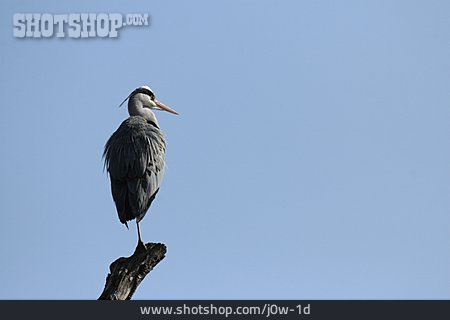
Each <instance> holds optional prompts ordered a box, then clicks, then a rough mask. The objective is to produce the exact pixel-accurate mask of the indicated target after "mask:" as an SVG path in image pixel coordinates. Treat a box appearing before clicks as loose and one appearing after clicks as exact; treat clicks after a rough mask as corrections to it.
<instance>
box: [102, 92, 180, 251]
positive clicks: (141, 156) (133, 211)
mask: <svg viewBox="0 0 450 320" xmlns="http://www.w3.org/2000/svg"><path fill="white" fill-rule="evenodd" d="M127 100H128V113H129V115H130V117H129V118H128V119H126V120H125V121H123V122H122V124H121V125H120V126H119V128H118V129H117V130H116V132H114V133H113V134H112V136H111V137H110V138H109V140H108V141H107V142H106V145H105V150H104V152H103V157H104V160H105V167H106V169H107V171H108V173H109V177H110V180H111V192H112V196H113V199H114V202H115V205H116V209H117V213H118V215H119V220H120V222H121V223H123V224H125V225H126V226H127V228H128V224H127V222H128V221H131V220H133V219H136V226H137V233H138V246H140V245H143V242H142V240H141V232H140V228H139V222H140V221H141V220H142V219H143V218H144V216H145V214H146V213H147V211H148V209H149V208H150V205H151V203H152V201H153V200H154V199H155V196H156V194H157V193H158V191H159V187H160V185H161V181H162V178H163V175H164V161H165V150H166V142H165V139H164V135H163V133H162V132H161V130H160V128H159V124H158V121H157V120H156V116H155V114H154V113H153V112H152V111H151V110H164V111H167V112H170V113H173V114H178V113H176V112H175V111H174V110H172V109H171V108H169V107H168V106H166V105H165V104H163V103H161V102H160V101H158V100H156V99H155V94H154V93H153V91H152V89H150V87H148V86H141V87H138V88H136V89H135V90H134V91H133V92H131V93H130V95H129V96H128V97H127V98H125V100H124V101H123V102H122V103H121V104H120V105H122V104H124V103H125V101H127Z"/></svg>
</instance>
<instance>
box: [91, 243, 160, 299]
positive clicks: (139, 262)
mask: <svg viewBox="0 0 450 320" xmlns="http://www.w3.org/2000/svg"><path fill="white" fill-rule="evenodd" d="M165 254H166V246H165V245H164V244H162V243H147V244H145V246H144V245H143V244H141V245H138V246H137V247H136V250H135V251H134V253H133V255H132V256H131V257H128V258H124V257H121V258H119V259H117V260H116V261H114V262H113V263H111V265H110V266H109V270H110V273H109V274H108V276H107V277H106V284H105V289H104V290H103V292H102V294H101V295H100V297H99V298H98V300H130V299H131V296H132V295H133V294H134V292H135V291H136V288H137V287H138V286H139V284H140V283H141V281H142V280H144V278H145V276H146V275H147V274H148V273H149V272H150V271H151V270H152V269H153V268H154V267H155V266H156V265H157V264H158V263H159V262H160V261H161V260H162V259H164V257H165Z"/></svg>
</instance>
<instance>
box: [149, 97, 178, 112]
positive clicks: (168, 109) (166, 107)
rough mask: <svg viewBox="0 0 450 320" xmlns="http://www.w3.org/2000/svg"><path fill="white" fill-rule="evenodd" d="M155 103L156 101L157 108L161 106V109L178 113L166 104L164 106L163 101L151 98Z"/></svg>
mask: <svg viewBox="0 0 450 320" xmlns="http://www.w3.org/2000/svg"><path fill="white" fill-rule="evenodd" d="M153 101H154V102H155V103H156V105H157V106H158V107H159V108H161V109H162V110H165V111H167V112H170V113H173V114H178V113H177V112H176V111H175V110H172V109H170V108H169V107H168V106H166V105H165V104H164V103H162V102H160V101H158V100H156V99H155V100H153Z"/></svg>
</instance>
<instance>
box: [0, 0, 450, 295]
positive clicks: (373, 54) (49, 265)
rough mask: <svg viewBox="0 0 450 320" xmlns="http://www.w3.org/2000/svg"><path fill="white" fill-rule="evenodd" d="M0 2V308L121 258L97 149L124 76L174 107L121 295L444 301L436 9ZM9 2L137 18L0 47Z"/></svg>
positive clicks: (449, 160) (441, 57) (78, 290)
mask: <svg viewBox="0 0 450 320" xmlns="http://www.w3.org/2000/svg"><path fill="white" fill-rule="evenodd" d="M0 8H1V10H0V15H1V19H0V41H1V43H2V44H3V45H2V50H0V66H1V70H2V72H1V73H0V78H1V83H2V85H1V86H0V93H1V97H2V107H1V108H0V146H1V149H2V151H1V157H0V175H1V177H2V178H1V180H0V191H1V192H0V203H1V206H0V208H1V212H0V256H1V257H2V258H3V263H1V266H0V298H1V299H96V298H97V297H98V296H99V294H100V292H101V291H102V289H103V286H104V280H105V277H106V274H107V273H108V267H109V264H110V263H111V262H112V261H113V260H115V259H116V258H118V257H120V256H127V255H130V254H131V253H132V252H133V250H134V247H135V245H136V230H135V227H134V225H133V224H132V227H131V228H130V230H129V231H128V230H127V229H126V228H125V227H124V226H123V225H122V224H120V222H119V220H118V217H117V214H116V211H115V207H114V204H113V201H112V197H111V194H110V186H109V180H108V177H107V175H106V173H104V172H103V168H102V161H101V155H102V151H103V146H104V143H105V142H106V140H107V139H108V138H109V136H110V135H111V134H112V133H113V132H114V130H116V128H117V127H118V126H119V124H120V123H121V122H122V121H123V120H124V119H125V118H126V117H127V116H128V114H127V110H126V108H120V109H119V108H117V106H118V104H119V103H120V102H121V101H122V100H123V99H124V98H125V97H126V96H127V95H128V94H129V92H130V91H131V90H133V89H134V88H135V87H137V86H139V85H142V84H148V85H150V86H151V87H152V88H153V89H154V91H155V92H156V94H157V98H159V99H160V100H161V101H163V102H164V103H165V104H167V105H169V106H170V107H172V108H173V109H175V110H177V111H178V112H179V113H180V116H177V117H176V116H172V115H170V114H168V113H157V117H158V120H159V123H160V125H161V127H162V129H163V131H164V132H165V134H166V139H167V158H166V162H167V170H166V176H165V180H164V182H163V185H162V188H161V190H160V193H159V194H158V197H157V198H156V200H155V202H154V203H153V205H152V207H151V209H150V211H149V213H148V214H147V216H146V217H145V219H144V220H143V222H142V235H143V238H144V240H145V241H146V242H164V243H165V244H166V245H167V246H168V253H167V257H166V258H165V259H164V260H163V261H162V262H161V263H160V264H159V265H158V266H157V267H156V269H155V270H154V271H152V273H151V274H150V275H149V276H148V277H147V278H146V279H145V281H144V282H143V283H142V284H141V286H140V287H139V288H138V290H137V292H136V294H135V296H134V298H136V299H260V298H274V299H283V298H287V299H350V298H351V299H411V298H412V299H430V298H434V299H437V298H444V299H449V298H450V272H449V270H450V254H449V252H450V230H449V229H450V215H449V212H450V197H449V194H450V166H449V164H450V148H449V147H448V146H449V145H448V139H449V137H450V123H449V122H450V120H449V119H450V107H449V101H450V90H449V85H450V59H449V57H450V20H449V19H448V12H450V3H449V2H448V1H343V2H340V3H337V2H336V1H284V2H276V1H226V2H225V1H220V2H219V1H216V2H214V3H213V2H211V1H189V2H182V1H178V2H168V1H113V2H111V1H98V2H93V1H77V2H71V3H61V2H59V1H41V2H39V3H36V2H32V1H21V2H20V3H18V2H14V1H2V2H1V4H0ZM16 12H27V13H28V12H38V13H46V12H49V13H55V14H65V13H83V12H87V13H115V12H118V13H122V14H127V13H148V14H149V15H150V21H151V25H150V26H147V27H124V28H122V29H120V31H119V37H118V38H117V39H112V38H106V39H100V38H95V39H71V38H63V39H57V38H55V37H54V38H50V39H26V38H24V39H17V38H14V37H13V25H12V16H13V14H14V13H16Z"/></svg>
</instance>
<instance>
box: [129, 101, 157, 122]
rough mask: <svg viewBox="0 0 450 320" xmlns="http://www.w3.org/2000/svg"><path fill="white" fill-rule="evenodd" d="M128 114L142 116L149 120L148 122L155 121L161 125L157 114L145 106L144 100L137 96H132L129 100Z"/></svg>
mask: <svg viewBox="0 0 450 320" xmlns="http://www.w3.org/2000/svg"><path fill="white" fill-rule="evenodd" d="M128 114H129V115H130V116H140V117H142V118H144V119H145V120H147V122H150V123H153V124H155V125H156V126H157V127H159V124H158V120H156V116H155V114H154V113H153V112H152V111H151V110H150V109H149V108H145V107H144V102H143V101H142V100H141V99H138V98H136V97H131V98H130V100H129V101H128Z"/></svg>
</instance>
